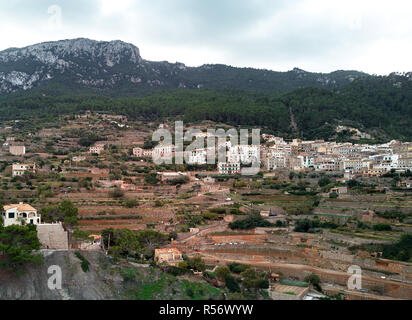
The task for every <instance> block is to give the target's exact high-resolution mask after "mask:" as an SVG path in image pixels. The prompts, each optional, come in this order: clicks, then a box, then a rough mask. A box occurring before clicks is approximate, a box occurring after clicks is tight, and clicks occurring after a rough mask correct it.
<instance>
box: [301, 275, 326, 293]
mask: <svg viewBox="0 0 412 320" xmlns="http://www.w3.org/2000/svg"><path fill="white" fill-rule="evenodd" d="M305 282H307V283H309V284H311V285H312V286H313V287H314V288H315V289H316V290H318V291H322V288H321V287H320V278H319V276H318V275H316V274H311V275H309V276H307V277H306V278H305Z"/></svg>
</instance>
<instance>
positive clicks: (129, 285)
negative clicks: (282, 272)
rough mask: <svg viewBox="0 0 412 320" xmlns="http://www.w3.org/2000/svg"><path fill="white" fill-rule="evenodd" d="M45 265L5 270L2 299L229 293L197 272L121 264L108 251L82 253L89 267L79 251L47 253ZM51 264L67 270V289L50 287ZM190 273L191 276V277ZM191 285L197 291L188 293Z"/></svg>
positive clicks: (140, 297)
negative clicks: (185, 273) (178, 274)
mask: <svg viewBox="0 0 412 320" xmlns="http://www.w3.org/2000/svg"><path fill="white" fill-rule="evenodd" d="M42 253H43V255H44V264H42V265H40V266H28V267H26V272H25V273H24V274H21V275H16V274H15V273H14V272H9V271H5V270H3V269H0V300H119V299H120V300H152V299H155V300H190V299H201V300H209V299H213V300H219V299H222V298H223V294H222V292H221V291H220V290H218V289H217V288H214V287H212V286H211V285H210V284H208V283H206V282H204V281H200V280H198V279H197V278H195V276H183V278H179V277H175V276H173V275H171V274H168V273H165V272H162V271H161V270H160V269H158V268H153V267H150V266H146V267H142V266H141V265H137V264H134V263H131V262H129V263H127V262H125V261H123V262H121V263H119V264H115V263H113V261H112V260H110V258H109V257H107V256H106V255H105V254H104V253H102V252H81V254H82V256H83V257H84V258H85V259H86V260H87V261H88V262H89V270H88V271H86V272H85V271H83V269H82V267H81V261H80V259H79V258H78V257H77V256H76V255H75V253H74V252H73V251H51V250H44V251H42ZM50 266H59V267H60V268H61V270H62V289H61V290H58V289H56V290H50V289H49V286H48V281H49V279H50V277H51V276H52V274H48V269H49V267H50ZM184 277H186V278H188V279H185V278H184ZM189 288H190V289H191V292H192V295H190V294H188V289H189Z"/></svg>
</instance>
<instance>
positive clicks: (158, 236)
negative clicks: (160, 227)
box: [102, 228, 169, 259]
mask: <svg viewBox="0 0 412 320" xmlns="http://www.w3.org/2000/svg"><path fill="white" fill-rule="evenodd" d="M102 236H103V241H104V244H105V247H106V248H108V247H109V253H110V254H112V255H113V256H114V257H115V258H120V257H124V258H126V257H133V258H135V259H141V257H142V256H143V257H144V258H146V259H152V258H153V255H154V249H157V248H160V247H161V246H163V245H165V244H167V243H168V242H169V238H168V236H166V235H164V234H162V233H160V232H157V231H154V230H144V231H138V232H134V231H131V230H129V229H119V230H114V229H112V228H109V229H105V230H103V232H102ZM109 239H110V242H109Z"/></svg>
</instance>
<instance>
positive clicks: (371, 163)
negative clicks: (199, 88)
mask: <svg viewBox="0 0 412 320" xmlns="http://www.w3.org/2000/svg"><path fill="white" fill-rule="evenodd" d="M263 138H264V139H265V140H266V144H265V145H262V146H255V145H234V146H232V144H231V142H230V141H226V142H225V143H224V144H222V145H218V146H217V147H216V148H200V149H195V150H190V151H184V159H185V162H186V163H188V164H197V165H204V164H207V163H208V159H214V161H216V159H217V161H216V162H217V168H218V171H219V173H220V174H238V173H240V170H241V166H242V165H250V164H251V163H253V162H260V165H261V167H262V168H264V169H265V170H267V171H273V170H276V169H289V170H292V171H305V170H315V171H340V172H344V173H345V177H346V178H349V179H350V178H353V177H355V176H357V175H363V176H381V175H384V174H385V173H388V172H389V171H391V170H396V171H397V172H402V171H407V170H412V143H402V142H399V141H391V142H389V143H386V144H381V145H368V144H352V143H337V142H326V141H324V140H315V141H302V140H300V139H294V140H293V141H292V142H286V141H285V140H284V139H283V138H280V137H275V136H271V135H263ZM222 148H224V152H225V153H226V155H225V160H224V161H222V159H221V158H220V157H219V151H220V150H222ZM133 155H134V156H135V157H141V158H150V157H152V158H156V157H163V158H164V157H170V158H173V156H175V147H174V145H162V144H159V145H158V146H156V147H155V148H154V149H152V150H145V149H142V148H134V149H133Z"/></svg>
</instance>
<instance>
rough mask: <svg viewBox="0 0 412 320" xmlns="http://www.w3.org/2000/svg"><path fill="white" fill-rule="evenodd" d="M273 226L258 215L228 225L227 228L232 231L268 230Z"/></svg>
mask: <svg viewBox="0 0 412 320" xmlns="http://www.w3.org/2000/svg"><path fill="white" fill-rule="evenodd" d="M273 226H274V224H273V223H270V222H269V221H267V220H265V219H263V218H262V216H261V215H260V214H258V213H254V214H251V215H249V216H248V217H247V218H246V219H243V220H237V221H235V222H232V223H230V224H229V227H230V229H232V230H236V229H239V230H251V229H254V228H258V227H263V228H268V227H273Z"/></svg>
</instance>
